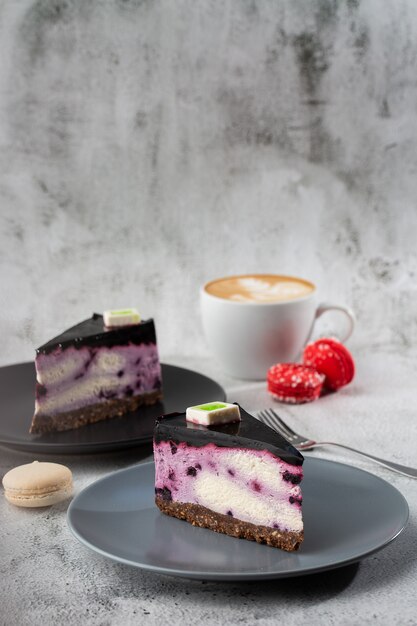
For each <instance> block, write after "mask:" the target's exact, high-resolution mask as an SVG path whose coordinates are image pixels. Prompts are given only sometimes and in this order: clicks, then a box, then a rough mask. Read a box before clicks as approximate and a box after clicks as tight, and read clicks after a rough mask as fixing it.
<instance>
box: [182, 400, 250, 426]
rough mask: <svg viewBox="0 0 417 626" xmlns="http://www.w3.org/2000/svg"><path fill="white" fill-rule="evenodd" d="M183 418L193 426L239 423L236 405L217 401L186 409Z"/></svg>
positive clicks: (238, 412)
mask: <svg viewBox="0 0 417 626" xmlns="http://www.w3.org/2000/svg"><path fill="white" fill-rule="evenodd" d="M185 418H186V420H187V422H192V423H193V424H200V425H201V426H214V425H215V424H228V423H229V422H240V411H239V407H238V406H237V404H229V403H228V402H217V401H215V402H207V403H206V404H198V405H197V406H190V407H188V409H187V411H186V413H185Z"/></svg>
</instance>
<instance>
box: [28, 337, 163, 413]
mask: <svg viewBox="0 0 417 626" xmlns="http://www.w3.org/2000/svg"><path fill="white" fill-rule="evenodd" d="M35 363H36V372H37V388H36V412H37V413H38V414H45V415H47V414H55V413H57V412H60V413H61V412H66V411H73V410H76V409H79V408H82V407H85V406H86V405H90V404H97V403H100V402H106V401H107V400H109V399H122V398H128V397H132V396H137V395H142V394H145V393H149V392H152V391H155V390H157V389H160V388H161V366H160V363H159V358H158V349H157V346H156V345H155V344H152V343H148V344H141V345H136V344H128V345H123V346H113V347H110V348H108V347H99V348H97V347H89V346H84V347H81V348H71V347H68V348H67V349H66V350H64V351H62V350H61V349H60V348H56V349H55V350H54V351H52V352H49V353H40V354H38V355H37V357H36V361H35Z"/></svg>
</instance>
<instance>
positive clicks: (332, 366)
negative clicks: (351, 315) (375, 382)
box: [303, 338, 355, 391]
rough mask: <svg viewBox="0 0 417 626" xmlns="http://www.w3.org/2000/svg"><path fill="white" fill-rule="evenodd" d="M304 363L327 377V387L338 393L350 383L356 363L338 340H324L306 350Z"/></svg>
mask: <svg viewBox="0 0 417 626" xmlns="http://www.w3.org/2000/svg"><path fill="white" fill-rule="evenodd" d="M303 363H304V365H308V366H309V367H313V368H315V369H316V370H317V372H320V374H323V375H324V376H325V382H324V384H325V386H326V387H327V388H328V389H331V390H333V391H336V389H339V388H340V387H344V385H347V384H348V383H350V381H351V380H352V379H353V377H354V375H355V363H354V361H353V357H352V355H351V353H350V352H349V350H348V349H347V348H346V347H345V346H344V345H343V344H342V343H341V342H340V341H338V340H337V339H330V338H322V339H317V341H313V342H312V343H309V344H308V345H307V346H306V347H305V348H304V353H303Z"/></svg>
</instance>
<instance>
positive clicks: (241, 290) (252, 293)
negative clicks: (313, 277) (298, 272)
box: [206, 274, 315, 303]
mask: <svg viewBox="0 0 417 626" xmlns="http://www.w3.org/2000/svg"><path fill="white" fill-rule="evenodd" d="M314 289H315V288H314V285H313V284H312V283H309V282H308V281H304V280H302V279H298V278H292V277H289V276H276V275H274V274H260V275H247V276H231V277H230V278H220V279H219V280H215V281H212V282H211V283H209V284H208V285H206V291H207V292H208V293H210V294H211V295H213V296H217V297H218V298H224V299H226V300H232V301H234V302H258V303H268V302H285V301H287V300H295V299H297V298H303V297H305V296H308V295H309V294H310V293H312V292H313V291H314Z"/></svg>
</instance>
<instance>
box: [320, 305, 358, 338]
mask: <svg viewBox="0 0 417 626" xmlns="http://www.w3.org/2000/svg"><path fill="white" fill-rule="evenodd" d="M327 311H341V312H342V313H344V314H345V315H346V317H347V318H348V320H349V327H348V329H347V332H346V334H345V336H344V337H341V338H340V341H341V342H342V343H343V342H345V341H347V339H349V337H350V336H351V334H352V333H353V329H354V328H355V323H356V318H355V314H354V312H353V311H352V309H349V307H347V306H340V305H338V304H331V303H330V302H322V303H321V304H320V305H319V306H318V307H317V311H316V319H317V318H319V317H321V316H322V315H323V313H326V312H327Z"/></svg>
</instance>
